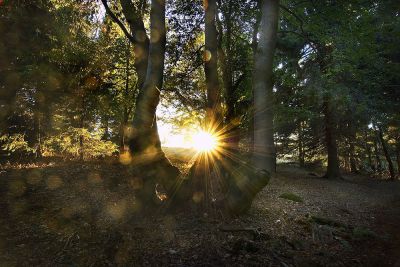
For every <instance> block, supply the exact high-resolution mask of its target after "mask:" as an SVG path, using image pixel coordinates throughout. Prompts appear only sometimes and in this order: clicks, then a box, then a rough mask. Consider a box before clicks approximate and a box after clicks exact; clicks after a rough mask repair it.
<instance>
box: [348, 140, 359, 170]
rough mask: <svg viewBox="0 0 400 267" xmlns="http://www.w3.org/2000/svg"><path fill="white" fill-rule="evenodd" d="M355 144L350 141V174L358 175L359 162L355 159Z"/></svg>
mask: <svg viewBox="0 0 400 267" xmlns="http://www.w3.org/2000/svg"><path fill="white" fill-rule="evenodd" d="M354 150H355V148H354V143H353V141H352V140H349V157H350V172H352V173H357V172H358V170H357V162H356V158H355V152H354Z"/></svg>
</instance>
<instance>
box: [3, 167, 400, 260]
mask: <svg viewBox="0 0 400 267" xmlns="http://www.w3.org/2000/svg"><path fill="white" fill-rule="evenodd" d="M318 175H319V173H314V172H310V171H307V170H303V169H299V168H297V167H294V166H289V165H286V166H279V167H278V171H277V174H276V175H275V177H273V178H272V180H271V182H270V184H269V185H268V186H267V187H266V188H265V189H264V190H263V191H262V192H261V193H260V194H259V195H258V196H257V198H256V199H255V201H254V203H253V206H252V208H251V210H250V212H249V214H247V215H245V216H241V217H235V218H228V217H224V216H222V215H221V214H220V213H219V212H218V211H216V210H213V211H211V212H210V213H209V214H207V213H205V214H202V215H201V216H199V215H197V214H195V213H194V212H192V211H190V210H184V211H183V210H181V211H175V212H167V211H166V209H165V208H164V207H160V208H159V209H158V210H156V211H152V212H147V213H146V214H143V213H138V212H137V211H138V210H139V208H140V207H138V204H137V203H135V197H134V195H133V193H132V188H133V187H134V186H135V183H134V182H132V174H131V172H130V170H129V168H127V167H126V166H123V165H119V164H116V163H110V162H109V163H107V162H92V163H84V164H80V163H73V162H62V161H58V162H51V163H48V164H44V165H40V164H39V165H38V164H32V165H24V166H17V165H8V166H2V168H1V169H0V210H1V213H0V266H285V267H286V266H400V230H399V227H398V225H399V222H400V182H386V181H378V180H374V179H372V178H368V177H365V176H350V175H345V176H344V178H345V180H334V181H331V180H325V179H322V178H319V177H318ZM282 194H286V197H285V196H284V195H282Z"/></svg>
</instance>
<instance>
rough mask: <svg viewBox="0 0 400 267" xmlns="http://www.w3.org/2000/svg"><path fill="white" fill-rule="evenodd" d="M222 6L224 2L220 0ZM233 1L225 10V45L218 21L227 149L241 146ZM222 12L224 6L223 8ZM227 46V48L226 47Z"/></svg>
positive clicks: (220, 24) (234, 149)
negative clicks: (233, 34)
mask: <svg viewBox="0 0 400 267" xmlns="http://www.w3.org/2000/svg"><path fill="white" fill-rule="evenodd" d="M219 6H220V8H221V6H222V2H221V1H219ZM232 10H233V1H228V11H227V12H224V24H225V27H226V33H225V45H224V47H223V43H224V42H223V36H224V33H223V27H222V22H221V21H220V20H219V19H218V16H217V17H216V18H217V22H218V59H219V61H220V63H221V70H222V81H223V87H224V91H225V101H226V115H225V125H226V130H225V131H224V136H225V137H226V138H225V140H224V142H225V143H226V147H227V149H230V150H232V151H237V150H238V148H239V133H238V122H237V118H236V108H235V103H236V97H235V91H236V88H237V85H236V86H235V85H234V83H233V71H232V60H231V59H232V57H233V54H232V16H233V13H232V12H233V11H232ZM221 12H223V11H222V8H221ZM224 48H225V49H224Z"/></svg>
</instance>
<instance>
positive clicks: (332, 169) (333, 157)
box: [323, 96, 340, 178]
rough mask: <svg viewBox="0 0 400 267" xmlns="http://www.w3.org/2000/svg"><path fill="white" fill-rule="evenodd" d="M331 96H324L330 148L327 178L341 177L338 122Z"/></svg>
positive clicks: (326, 136)
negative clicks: (336, 121)
mask: <svg viewBox="0 0 400 267" xmlns="http://www.w3.org/2000/svg"><path fill="white" fill-rule="evenodd" d="M331 105H332V104H331V100H330V97H328V96H325V97H324V103H323V112H324V115H325V142H326V148H327V150H328V166H327V170H326V174H325V177H326V178H338V177H340V167H339V157H338V152H337V143H336V123H335V120H334V114H333V111H332V107H331Z"/></svg>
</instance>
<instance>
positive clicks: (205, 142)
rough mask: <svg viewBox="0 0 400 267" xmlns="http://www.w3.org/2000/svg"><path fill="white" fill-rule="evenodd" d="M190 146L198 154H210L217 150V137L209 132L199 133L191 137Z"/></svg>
mask: <svg viewBox="0 0 400 267" xmlns="http://www.w3.org/2000/svg"><path fill="white" fill-rule="evenodd" d="M192 142H193V143H192V146H193V148H194V149H196V150H197V151H199V152H210V151H212V150H214V149H216V148H217V146H218V140H217V137H216V136H215V135H213V134H211V133H209V132H205V131H200V132H198V133H196V134H195V135H193V137H192Z"/></svg>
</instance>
